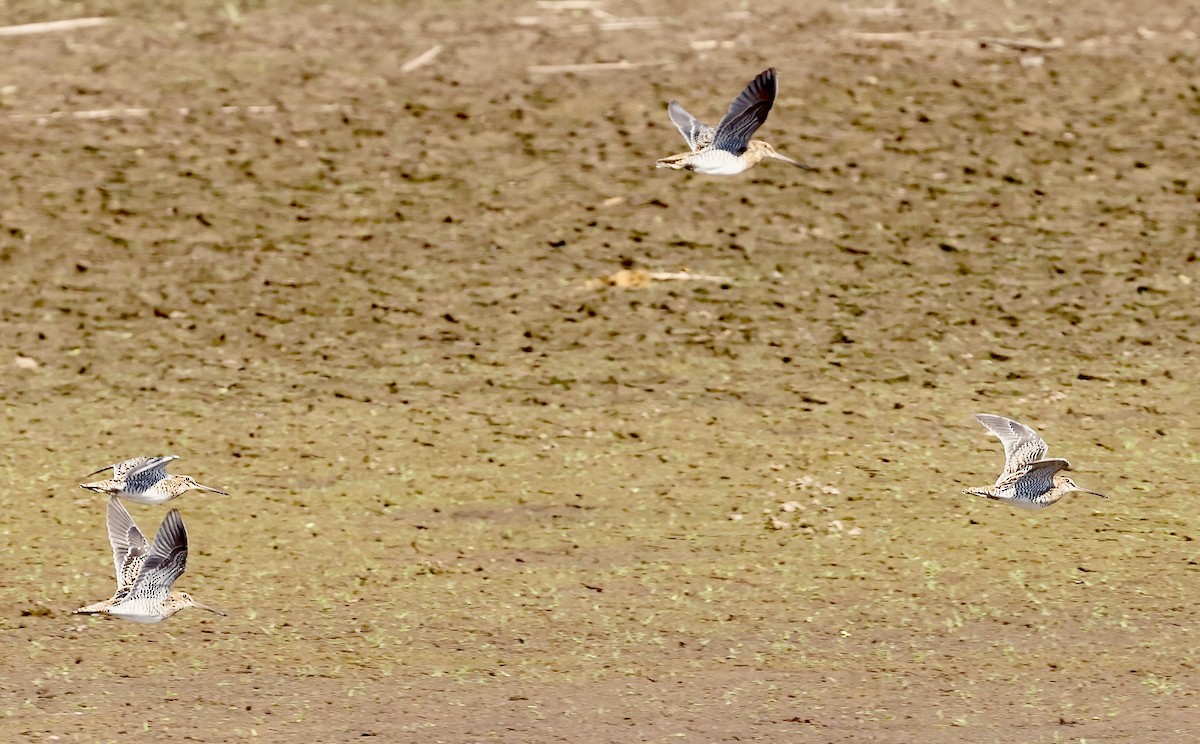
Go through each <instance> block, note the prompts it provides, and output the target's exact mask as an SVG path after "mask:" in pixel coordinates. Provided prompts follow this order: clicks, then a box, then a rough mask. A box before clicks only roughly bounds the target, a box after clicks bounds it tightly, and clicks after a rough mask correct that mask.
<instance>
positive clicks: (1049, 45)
mask: <svg viewBox="0 0 1200 744" xmlns="http://www.w3.org/2000/svg"><path fill="white" fill-rule="evenodd" d="M979 43H980V44H987V45H989V46H999V47H1007V48H1009V49H1015V50H1017V51H1018V52H1045V51H1048V50H1051V49H1062V48H1063V47H1065V46H1066V45H1067V43H1066V42H1065V41H1063V40H1062V37H1061V36H1056V37H1054V38H1053V39H1051V40H1050V41H1037V40H1036V39H999V38H995V37H984V38H982V39H980V40H979Z"/></svg>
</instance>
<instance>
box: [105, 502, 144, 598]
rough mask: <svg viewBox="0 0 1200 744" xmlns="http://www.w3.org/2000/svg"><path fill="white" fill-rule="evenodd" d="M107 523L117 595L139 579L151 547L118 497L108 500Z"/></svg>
mask: <svg viewBox="0 0 1200 744" xmlns="http://www.w3.org/2000/svg"><path fill="white" fill-rule="evenodd" d="M107 522H108V541H109V543H111V544H112V551H113V564H114V565H115V566H116V568H117V593H118V594H120V593H121V591H122V590H127V589H128V588H129V586H130V585H131V584H132V583H133V581H134V579H135V578H137V574H138V571H139V570H140V569H141V566H142V563H143V562H144V561H145V559H146V551H148V550H149V549H150V545H149V543H147V542H146V537H145V535H143V534H142V531H141V530H139V529H138V526H137V524H135V523H134V521H133V517H131V516H129V512H128V511H126V510H125V507H124V505H122V504H121V501H120V499H118V498H117V497H116V496H112V497H110V498H109V499H108V519H107Z"/></svg>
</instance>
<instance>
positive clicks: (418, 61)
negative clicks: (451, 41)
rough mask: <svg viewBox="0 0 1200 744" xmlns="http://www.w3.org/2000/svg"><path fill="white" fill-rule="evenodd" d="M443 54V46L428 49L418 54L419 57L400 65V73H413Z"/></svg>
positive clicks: (438, 45)
mask: <svg viewBox="0 0 1200 744" xmlns="http://www.w3.org/2000/svg"><path fill="white" fill-rule="evenodd" d="M441 53H442V45H441V44H437V45H436V46H433V47H430V48H429V49H426V50H425V51H424V52H422V53H420V54H418V55H417V56H415V57H413V58H412V59H410V60H409V61H407V62H405V63H404V64H402V65H400V72H412V71H413V70H415V69H417V68H418V67H424V66H425V65H427V64H429V63H430V62H432V61H433V60H434V59H435V58H436V57H437V56H438V55H439V54H441Z"/></svg>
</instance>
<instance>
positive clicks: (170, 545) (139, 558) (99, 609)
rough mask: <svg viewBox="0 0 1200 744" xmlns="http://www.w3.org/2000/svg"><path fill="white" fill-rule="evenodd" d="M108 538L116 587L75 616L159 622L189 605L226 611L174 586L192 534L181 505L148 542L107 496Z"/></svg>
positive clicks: (114, 499)
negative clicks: (108, 595)
mask: <svg viewBox="0 0 1200 744" xmlns="http://www.w3.org/2000/svg"><path fill="white" fill-rule="evenodd" d="M107 522H108V539H109V542H111V543H112V549H113V563H114V564H115V565H116V567H117V591H116V592H115V593H114V594H113V595H112V597H111V598H109V599H106V600H104V601H102V602H96V603H95V604H90V605H88V606H86V607H80V608H79V609H78V610H75V614H77V615H94V614H103V615H113V616H115V617H119V618H123V619H125V620H132V621H134V622H137V623H157V622H161V621H163V620H166V619H167V618H168V617H170V616H171V615H174V614H175V613H176V612H179V611H180V610H182V609H184V608H185V607H199V608H200V609H202V610H208V611H209V612H215V613H216V614H218V615H222V616H224V615H225V613H224V612H221V611H220V610H218V609H216V608H214V607H208V606H206V605H202V604H200V603H199V602H197V601H196V600H194V599H192V596H191V595H190V594H188V593H187V592H178V591H172V590H171V586H172V585H173V584H174V583H175V581H176V580H177V579H178V578H179V577H180V576H182V575H183V572H184V570H185V569H186V568H187V556H188V536H187V529H186V528H185V527H184V525H183V517H181V516H179V510H178V509H172V510H171V511H170V512H168V513H167V517H166V519H164V520H163V521H162V524H161V525H159V527H158V534H157V535H155V536H154V543H153V544H152V545H149V544H147V543H146V538H145V536H143V535H142V532H141V530H139V529H138V526H137V524H136V523H134V521H133V518H132V517H130V516H129V512H127V511H126V510H125V507H124V506H122V505H121V502H120V501H119V500H118V499H117V498H116V497H115V496H113V497H110V498H109V500H108V518H107Z"/></svg>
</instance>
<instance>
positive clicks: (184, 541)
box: [129, 509, 188, 599]
mask: <svg viewBox="0 0 1200 744" xmlns="http://www.w3.org/2000/svg"><path fill="white" fill-rule="evenodd" d="M187 555H188V537H187V529H186V528H185V527H184V526H183V517H181V516H179V510H178V509H172V510H171V511H169V512H167V517H166V519H164V520H163V521H162V524H160V525H159V526H158V533H157V534H156V535H155V536H154V544H153V545H152V546H151V547H150V554H149V555H148V556H146V562H145V563H143V564H142V570H141V571H139V572H138V575H137V579H136V580H135V581H134V582H133V587H132V588H130V591H129V596H130V598H144V599H154V598H158V597H163V596H166V595H167V594H169V593H170V591H171V585H172V584H174V583H175V580H176V579H178V578H179V577H180V576H182V575H183V572H184V570H185V569H186V568H187Z"/></svg>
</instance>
